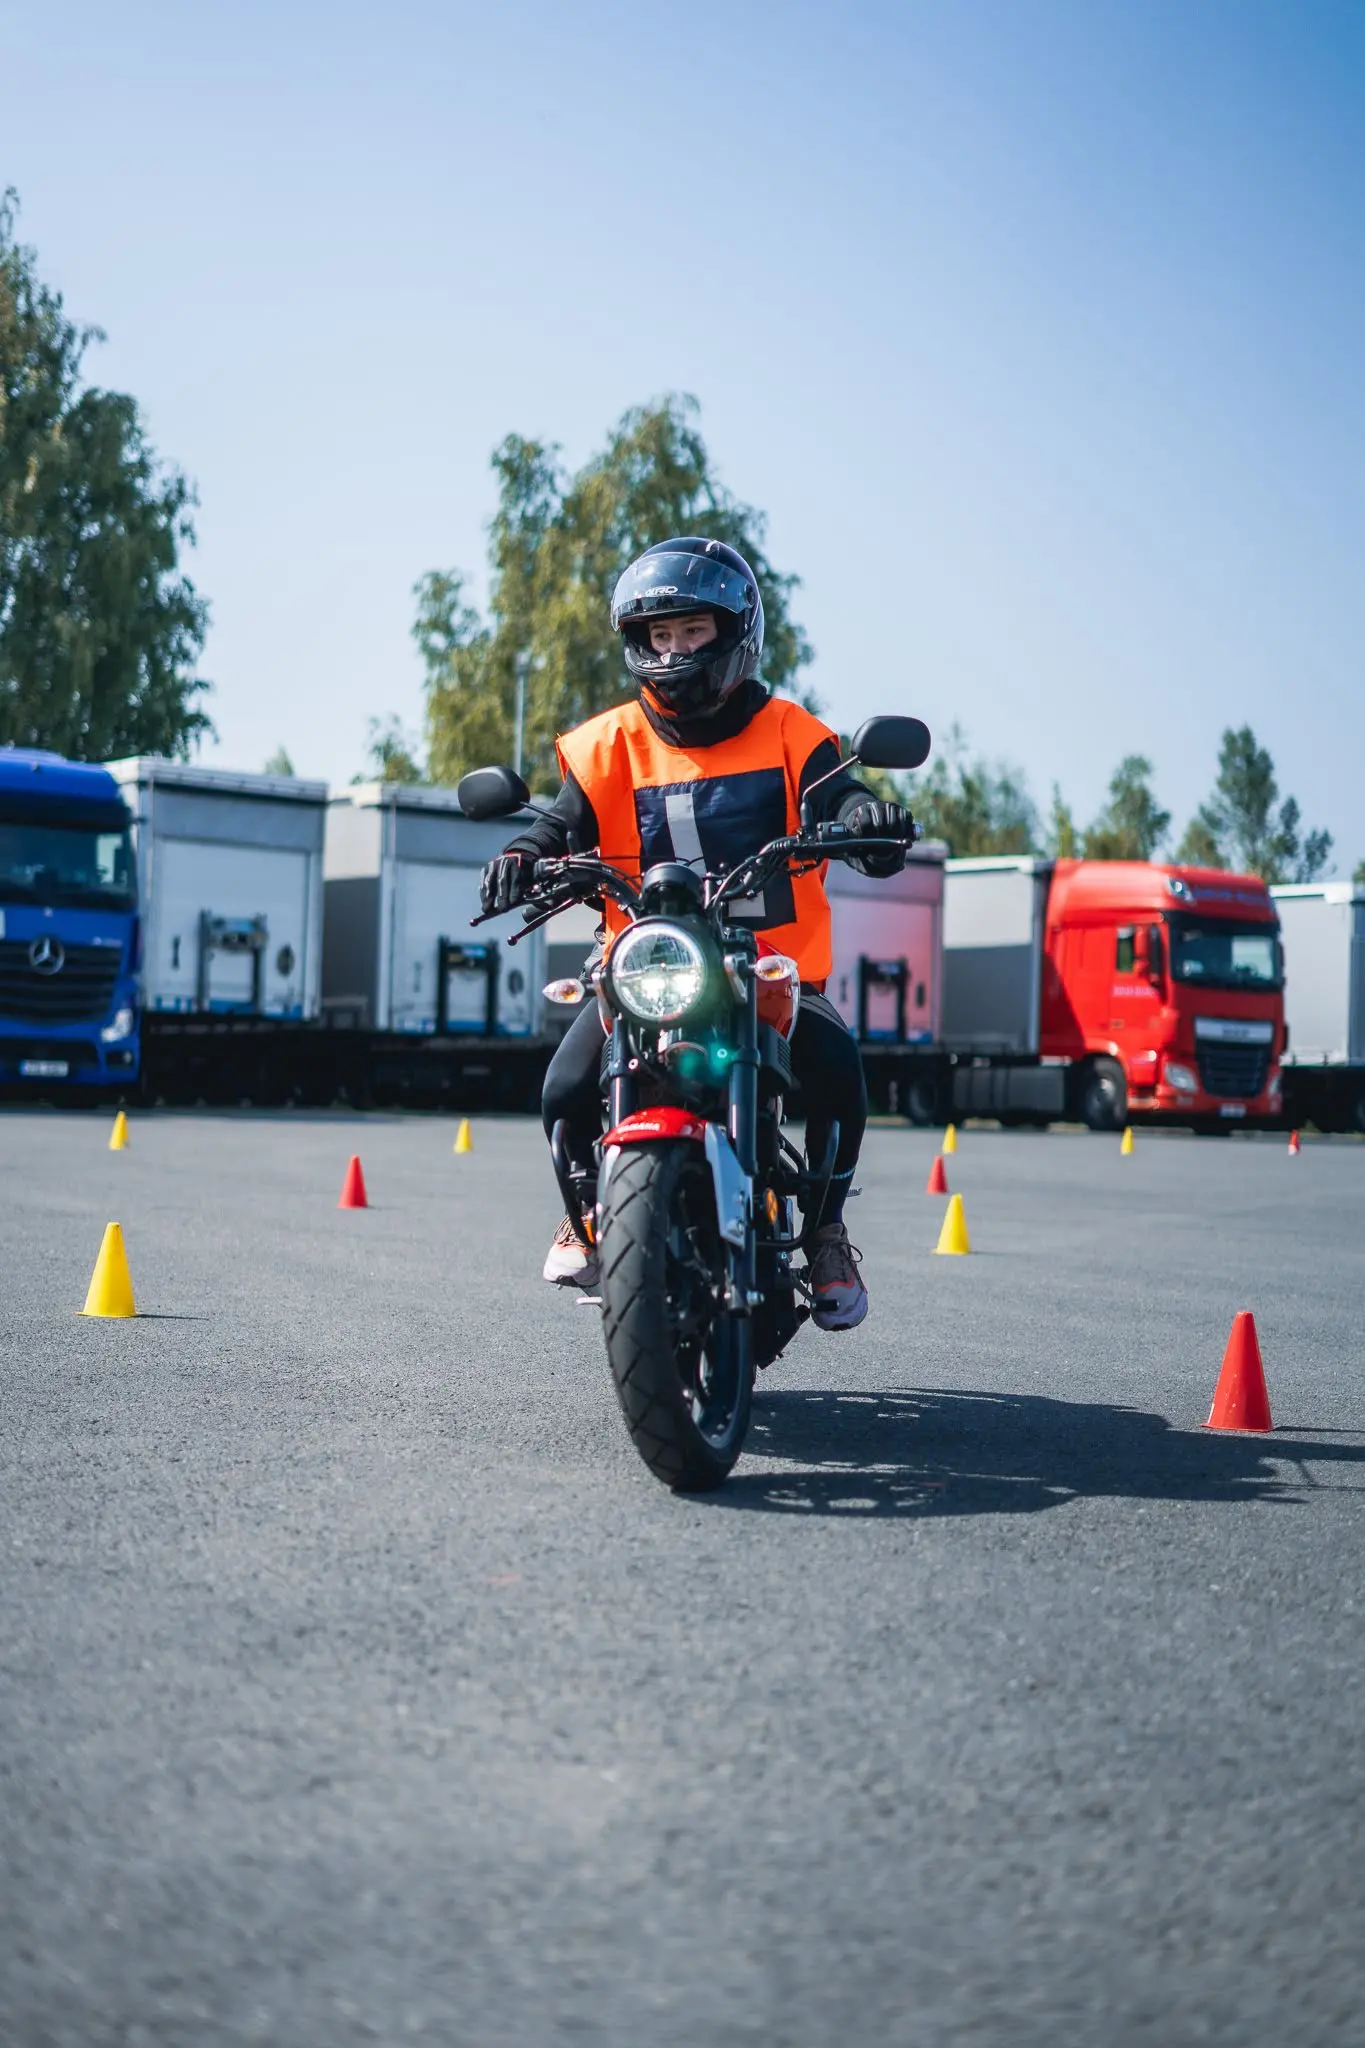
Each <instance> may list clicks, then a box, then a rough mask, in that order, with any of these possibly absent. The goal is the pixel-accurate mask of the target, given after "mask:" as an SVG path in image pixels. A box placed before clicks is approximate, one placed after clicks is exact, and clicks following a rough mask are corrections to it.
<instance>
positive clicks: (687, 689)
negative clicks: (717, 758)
mask: <svg viewBox="0 0 1365 2048" xmlns="http://www.w3.org/2000/svg"><path fill="white" fill-rule="evenodd" d="M716 624H717V628H718V631H717V634H716V637H715V639H714V640H708V641H707V642H706V644H705V646H703V647H698V648H694V649H693V651H692V652H691V653H690V654H671V655H665V654H656V653H655V652H654V650H653V648H652V647H651V646H650V644H649V627H648V626H647V625H644V624H642V623H641V622H632V625H631V626H630V627H629V628H627V630H626V632H625V635H624V640H625V653H626V667H627V668H628V669H629V670H630V673H631V674H632V675H633V676H634V678H635V680H636V682H637V683H638V684H639V685H640V687H641V689H642V690H648V692H649V693H650V695H651V696H652V697H653V699H654V701H655V703H656V704H657V705H658V707H659V709H660V710H661V711H664V712H672V713H674V714H675V715H677V716H680V717H692V718H705V717H708V716H710V715H711V714H712V713H714V712H717V711H719V710H720V708H721V706H722V705H723V704H724V703H725V702H726V701H727V699H728V698H729V697H730V696H731V695H733V693H734V690H735V689H736V687H737V685H738V684H739V683H740V682H741V681H742V680H743V677H742V675H741V674H739V673H737V670H738V669H739V668H740V666H741V665H740V664H739V663H738V662H737V661H736V659H735V655H736V650H737V648H738V646H739V642H740V639H741V638H742V629H741V627H740V626H739V624H738V623H737V622H736V621H734V620H731V619H725V618H720V619H717V621H716Z"/></svg>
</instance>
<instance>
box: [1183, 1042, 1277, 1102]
mask: <svg viewBox="0 0 1365 2048" xmlns="http://www.w3.org/2000/svg"><path fill="white" fill-rule="evenodd" d="M1265 1070H1266V1047H1265V1046H1263V1045H1204V1046H1201V1047H1200V1048H1199V1078H1200V1080H1201V1081H1202V1082H1203V1084H1204V1093H1205V1094H1206V1095H1241V1096H1247V1097H1250V1096H1252V1095H1259V1094H1260V1092H1261V1090H1262V1088H1264V1086H1265Z"/></svg>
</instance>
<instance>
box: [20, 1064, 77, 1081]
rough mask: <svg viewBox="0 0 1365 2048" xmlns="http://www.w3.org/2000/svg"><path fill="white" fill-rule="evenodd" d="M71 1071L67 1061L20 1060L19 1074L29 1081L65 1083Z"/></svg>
mask: <svg viewBox="0 0 1365 2048" xmlns="http://www.w3.org/2000/svg"><path fill="white" fill-rule="evenodd" d="M70 1071H71V1069H70V1067H69V1066H68V1064H67V1062H66V1061H65V1060H20V1062H19V1072H20V1073H21V1074H22V1075H24V1077H25V1079H27V1080H29V1081H64V1080H65V1079H66V1077H67V1075H68V1074H69V1073H70Z"/></svg>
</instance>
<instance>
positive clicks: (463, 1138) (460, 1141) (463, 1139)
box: [451, 1116, 474, 1152]
mask: <svg viewBox="0 0 1365 2048" xmlns="http://www.w3.org/2000/svg"><path fill="white" fill-rule="evenodd" d="M451 1150H452V1151H454V1152H472V1151H473V1150H474V1135H473V1133H472V1131H471V1130H470V1128H469V1118H468V1117H467V1116H462V1117H461V1118H460V1128H459V1130H458V1131H456V1133H455V1143H454V1145H453V1146H452V1147H451Z"/></svg>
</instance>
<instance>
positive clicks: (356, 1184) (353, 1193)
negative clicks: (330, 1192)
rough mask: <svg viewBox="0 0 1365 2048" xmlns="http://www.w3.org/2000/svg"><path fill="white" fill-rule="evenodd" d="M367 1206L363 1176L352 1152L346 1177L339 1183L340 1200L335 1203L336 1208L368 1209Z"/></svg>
mask: <svg viewBox="0 0 1365 2048" xmlns="http://www.w3.org/2000/svg"><path fill="white" fill-rule="evenodd" d="M369 1206H370V1204H369V1198H368V1197H367V1195H366V1193H365V1176H364V1174H363V1173H362V1172H361V1171H360V1161H359V1159H358V1158H357V1157H356V1155H355V1153H352V1154H351V1163H350V1165H349V1166H348V1167H347V1169H346V1178H345V1180H344V1181H343V1182H342V1183H341V1200H340V1201H339V1202H338V1203H337V1207H338V1209H368V1208H369Z"/></svg>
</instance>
